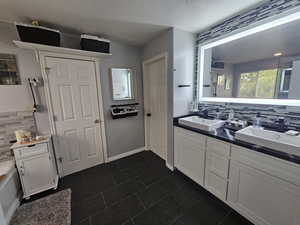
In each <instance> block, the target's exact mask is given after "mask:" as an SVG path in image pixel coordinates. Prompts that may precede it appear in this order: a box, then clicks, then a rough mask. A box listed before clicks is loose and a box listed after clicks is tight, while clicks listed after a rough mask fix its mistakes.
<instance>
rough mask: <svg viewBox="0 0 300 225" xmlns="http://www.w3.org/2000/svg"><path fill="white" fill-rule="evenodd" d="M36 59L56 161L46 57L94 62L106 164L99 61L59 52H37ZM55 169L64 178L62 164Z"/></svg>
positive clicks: (53, 123)
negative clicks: (38, 63) (42, 85)
mask: <svg viewBox="0 0 300 225" xmlns="http://www.w3.org/2000/svg"><path fill="white" fill-rule="evenodd" d="M37 52H38V58H39V59H40V60H39V62H40V66H41V72H42V77H43V80H44V91H45V97H46V103H47V107H48V118H49V122H50V132H51V134H52V135H53V144H54V152H55V155H56V158H57V159H58V158H59V157H60V156H61V155H60V153H59V151H58V150H57V146H58V143H57V139H56V138H55V137H56V134H57V132H56V126H55V121H54V112H53V105H52V100H51V94H50V87H49V80H48V75H47V72H46V71H47V69H46V64H45V58H46V57H58V58H65V59H77V60H87V61H91V62H94V66H95V72H96V74H95V77H96V82H97V85H96V86H97V100H98V105H99V118H100V129H101V139H102V147H103V159H104V162H103V163H106V162H108V152H107V142H106V133H105V120H104V109H103V98H102V90H101V82H100V77H101V74H100V62H99V59H98V58H96V57H90V56H82V55H76V54H75V55H74V54H71V53H70V54H65V53H60V52H48V51H40V50H38V51H37ZM57 167H58V173H59V176H60V177H63V176H64V172H63V168H62V164H61V163H59V162H58V161H57Z"/></svg>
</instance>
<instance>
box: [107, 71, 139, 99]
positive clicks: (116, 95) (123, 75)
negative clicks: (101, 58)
mask: <svg viewBox="0 0 300 225" xmlns="http://www.w3.org/2000/svg"><path fill="white" fill-rule="evenodd" d="M111 82H112V95H113V100H131V99H134V88H135V87H134V74H133V70H132V69H128V68H111Z"/></svg>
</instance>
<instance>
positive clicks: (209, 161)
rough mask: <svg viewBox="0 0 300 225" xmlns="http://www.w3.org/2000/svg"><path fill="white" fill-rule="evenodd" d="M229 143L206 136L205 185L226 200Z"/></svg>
mask: <svg viewBox="0 0 300 225" xmlns="http://www.w3.org/2000/svg"><path fill="white" fill-rule="evenodd" d="M229 157H230V144H229V143H226V142H224V141H220V140H217V139H215V138H210V137H207V145H206V164H205V165H206V166H205V183H204V185H205V187H206V189H207V190H209V191H210V192H212V193H213V194H214V195H216V196H217V197H219V198H220V199H222V200H226V195H227V184H228V171H229Z"/></svg>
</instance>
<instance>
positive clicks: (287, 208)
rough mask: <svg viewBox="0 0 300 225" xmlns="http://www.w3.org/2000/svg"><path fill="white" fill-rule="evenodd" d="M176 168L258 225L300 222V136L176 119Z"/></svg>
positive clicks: (198, 119) (196, 119) (213, 121)
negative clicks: (236, 129)
mask: <svg viewBox="0 0 300 225" xmlns="http://www.w3.org/2000/svg"><path fill="white" fill-rule="evenodd" d="M174 151H175V167H176V168H177V169H178V170H179V171H181V172H182V173H184V174H185V175H187V176H188V177H190V178H191V179H192V180H194V181H195V182H197V183H198V184H199V185H201V186H202V187H204V188H205V189H206V190H208V191H209V192H211V193H212V194H214V195H215V196H216V197H218V198H219V199H221V200H222V201H224V202H225V203H226V204H228V205H229V206H230V207H232V208H233V209H235V210H236V211H238V212H239V213H240V214H241V215H243V216H245V217H246V218H247V219H249V220H250V221H251V222H253V223H254V224H258V225H299V224H300V136H291V135H288V134H285V133H281V132H277V131H271V130H267V129H263V128H262V127H255V126H248V127H245V128H243V129H240V130H238V131H234V130H232V129H227V128H226V126H225V121H223V120H217V119H204V118H201V117H199V116H186V117H182V118H175V119H174Z"/></svg>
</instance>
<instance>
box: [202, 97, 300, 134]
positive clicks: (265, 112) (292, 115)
mask: <svg viewBox="0 0 300 225" xmlns="http://www.w3.org/2000/svg"><path fill="white" fill-rule="evenodd" d="M198 108H199V110H200V111H201V110H203V109H207V110H208V114H209V115H211V116H216V114H217V113H216V112H217V110H219V111H220V112H222V115H223V116H224V117H225V118H227V117H228V113H229V112H230V111H231V110H233V111H234V115H235V118H238V119H241V120H247V121H248V122H252V120H253V119H254V118H255V116H256V114H257V113H258V112H260V114H261V118H262V121H263V122H265V123H268V124H274V123H275V122H276V120H277V119H278V118H279V117H283V118H284V119H285V121H286V124H287V125H288V128H289V129H294V130H298V131H300V111H297V110H291V109H290V108H289V107H288V106H274V105H256V104H238V103H207V102H205V103H204V102H200V104H199V106H198Z"/></svg>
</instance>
